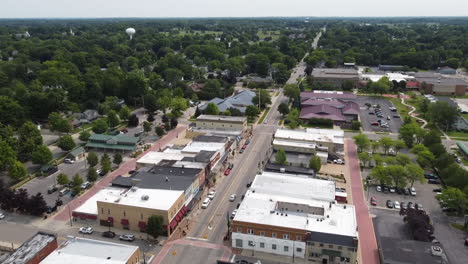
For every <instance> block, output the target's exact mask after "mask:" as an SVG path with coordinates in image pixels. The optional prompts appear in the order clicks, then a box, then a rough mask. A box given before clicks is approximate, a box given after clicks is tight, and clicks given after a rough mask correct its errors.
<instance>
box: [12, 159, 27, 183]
mask: <svg viewBox="0 0 468 264" xmlns="http://www.w3.org/2000/svg"><path fill="white" fill-rule="evenodd" d="M27 174H28V172H27V170H26V167H25V166H24V165H23V163H21V162H19V161H14V162H13V164H12V165H11V166H10V168H9V169H8V175H9V176H10V178H11V179H13V180H15V181H18V180H21V179H23V178H24V177H26V175H27Z"/></svg>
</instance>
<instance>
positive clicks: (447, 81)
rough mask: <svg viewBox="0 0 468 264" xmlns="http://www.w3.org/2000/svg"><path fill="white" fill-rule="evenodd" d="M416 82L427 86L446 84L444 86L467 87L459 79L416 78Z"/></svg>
mask: <svg viewBox="0 0 468 264" xmlns="http://www.w3.org/2000/svg"><path fill="white" fill-rule="evenodd" d="M418 81H419V82H421V83H429V84H441V85H443V84H446V85H468V82H466V81H465V80H463V79H460V78H418Z"/></svg>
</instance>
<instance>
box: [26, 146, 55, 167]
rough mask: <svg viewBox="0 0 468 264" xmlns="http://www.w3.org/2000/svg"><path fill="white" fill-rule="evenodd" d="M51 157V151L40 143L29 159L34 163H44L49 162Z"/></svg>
mask: <svg viewBox="0 0 468 264" xmlns="http://www.w3.org/2000/svg"><path fill="white" fill-rule="evenodd" d="M53 158H54V157H53V156H52V152H51V151H50V150H49V148H48V147H47V146H45V145H40V146H39V147H37V148H36V150H34V152H33V153H32V154H31V159H32V162H33V163H34V164H41V165H45V164H47V163H49V161H51V160H52V159H53Z"/></svg>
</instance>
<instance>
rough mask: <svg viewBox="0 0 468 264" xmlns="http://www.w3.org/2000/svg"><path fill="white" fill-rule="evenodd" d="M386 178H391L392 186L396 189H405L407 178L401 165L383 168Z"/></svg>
mask: <svg viewBox="0 0 468 264" xmlns="http://www.w3.org/2000/svg"><path fill="white" fill-rule="evenodd" d="M384 170H385V171H386V173H387V174H388V176H390V177H391V178H392V182H393V186H396V187H398V188H405V187H406V184H407V182H406V180H407V177H406V175H405V168H404V167H403V166H401V165H388V166H387V167H385V168H384Z"/></svg>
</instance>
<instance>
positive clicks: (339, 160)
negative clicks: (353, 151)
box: [333, 159, 344, 164]
mask: <svg viewBox="0 0 468 264" xmlns="http://www.w3.org/2000/svg"><path fill="white" fill-rule="evenodd" d="M333 163H336V164H344V160H342V159H336V160H333Z"/></svg>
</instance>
